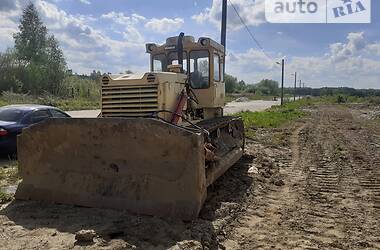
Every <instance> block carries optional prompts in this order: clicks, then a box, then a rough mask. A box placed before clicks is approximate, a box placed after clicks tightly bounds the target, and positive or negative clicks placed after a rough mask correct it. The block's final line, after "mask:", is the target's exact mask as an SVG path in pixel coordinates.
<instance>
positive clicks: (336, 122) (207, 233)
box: [0, 106, 380, 249]
mask: <svg viewBox="0 0 380 250" xmlns="http://www.w3.org/2000/svg"><path fill="white" fill-rule="evenodd" d="M377 109H378V110H379V109H380V108H377ZM309 112H310V113H311V115H310V116H309V117H307V118H305V119H302V120H301V121H298V122H295V123H292V124H289V125H287V126H285V127H282V128H278V129H270V130H268V129H259V130H257V131H256V138H255V140H250V141H248V142H247V149H246V152H247V153H246V155H245V156H244V157H243V159H242V160H241V161H240V162H239V163H237V164H236V165H235V166H234V167H233V168H231V169H230V170H229V171H228V172H227V173H226V174H225V175H224V176H222V177H221V178H220V179H219V180H218V181H217V182H216V183H215V184H214V185H213V186H212V187H211V188H210V190H209V195H208V199H207V201H206V204H205V206H204V209H203V210H202V212H201V215H200V218H199V219H197V220H195V221H192V222H183V221H178V220H175V219H172V218H163V219H159V218H155V217H149V216H136V215H131V214H129V213H127V212H123V211H114V210H103V209H93V208H81V207H72V206H66V205H51V204H43V203H38V202H19V201H14V202H12V203H10V204H7V205H5V206H3V208H2V209H1V211H0V249H380V230H379V228H380V122H379V120H377V121H375V120H371V119H369V118H371V116H370V115H368V114H370V112H371V109H369V108H367V107H359V108H358V107H354V108H349V107H340V106H321V107H317V108H313V109H310V110H309ZM81 229H91V230H93V233H94V236H95V237H94V240H93V241H92V242H87V243H86V242H80V241H76V240H75V234H76V232H77V231H79V230H81Z"/></svg>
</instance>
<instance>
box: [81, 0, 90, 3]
mask: <svg viewBox="0 0 380 250" xmlns="http://www.w3.org/2000/svg"><path fill="white" fill-rule="evenodd" d="M79 2H81V3H84V4H91V2H90V1H89V0H79Z"/></svg>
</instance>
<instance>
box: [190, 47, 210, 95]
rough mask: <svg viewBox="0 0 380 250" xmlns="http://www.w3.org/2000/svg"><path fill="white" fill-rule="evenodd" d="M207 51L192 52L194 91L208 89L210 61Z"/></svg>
mask: <svg viewBox="0 0 380 250" xmlns="http://www.w3.org/2000/svg"><path fill="white" fill-rule="evenodd" d="M209 57H210V55H209V52H208V51H207V50H199V51H191V52H190V85H191V87H192V88H194V89H206V88H208V87H209V81H210V61H209Z"/></svg>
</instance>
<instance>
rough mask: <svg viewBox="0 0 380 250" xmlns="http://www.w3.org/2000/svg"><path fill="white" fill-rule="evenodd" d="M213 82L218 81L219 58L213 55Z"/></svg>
mask: <svg viewBox="0 0 380 250" xmlns="http://www.w3.org/2000/svg"><path fill="white" fill-rule="evenodd" d="M214 81H217V82H219V81H220V57H219V55H218V54H214Z"/></svg>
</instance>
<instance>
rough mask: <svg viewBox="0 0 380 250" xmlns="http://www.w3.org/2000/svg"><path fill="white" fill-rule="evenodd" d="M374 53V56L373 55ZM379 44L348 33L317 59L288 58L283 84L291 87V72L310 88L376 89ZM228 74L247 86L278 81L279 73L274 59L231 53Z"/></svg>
mask: <svg viewBox="0 0 380 250" xmlns="http://www.w3.org/2000/svg"><path fill="white" fill-rule="evenodd" d="M374 52H376V53H374ZM379 52H380V44H379V43H372V44H371V43H369V42H368V41H367V40H366V39H365V35H364V33H363V32H358V33H349V34H348V35H347V41H346V42H344V43H334V44H331V45H330V50H329V51H328V52H327V53H326V54H325V55H323V56H320V57H290V58H289V59H287V62H286V67H285V71H286V85H287V86H292V85H293V77H292V76H291V73H293V72H295V71H297V72H298V74H299V77H300V78H301V79H302V80H303V81H304V82H306V83H307V85H309V86H313V87H322V86H351V87H356V88H379V86H380V53H379ZM226 67H227V72H229V73H231V74H233V75H236V76H239V77H240V78H242V79H244V80H245V81H246V82H248V83H256V82H258V81H260V80H261V79H263V78H271V79H276V80H278V81H279V80H280V77H281V70H280V68H279V67H278V66H275V64H274V60H273V59H270V58H268V57H266V56H265V55H264V54H263V53H262V52H261V51H258V50H255V49H249V50H248V51H246V52H241V53H233V52H232V53H231V54H230V55H228V57H227V65H226Z"/></svg>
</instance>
